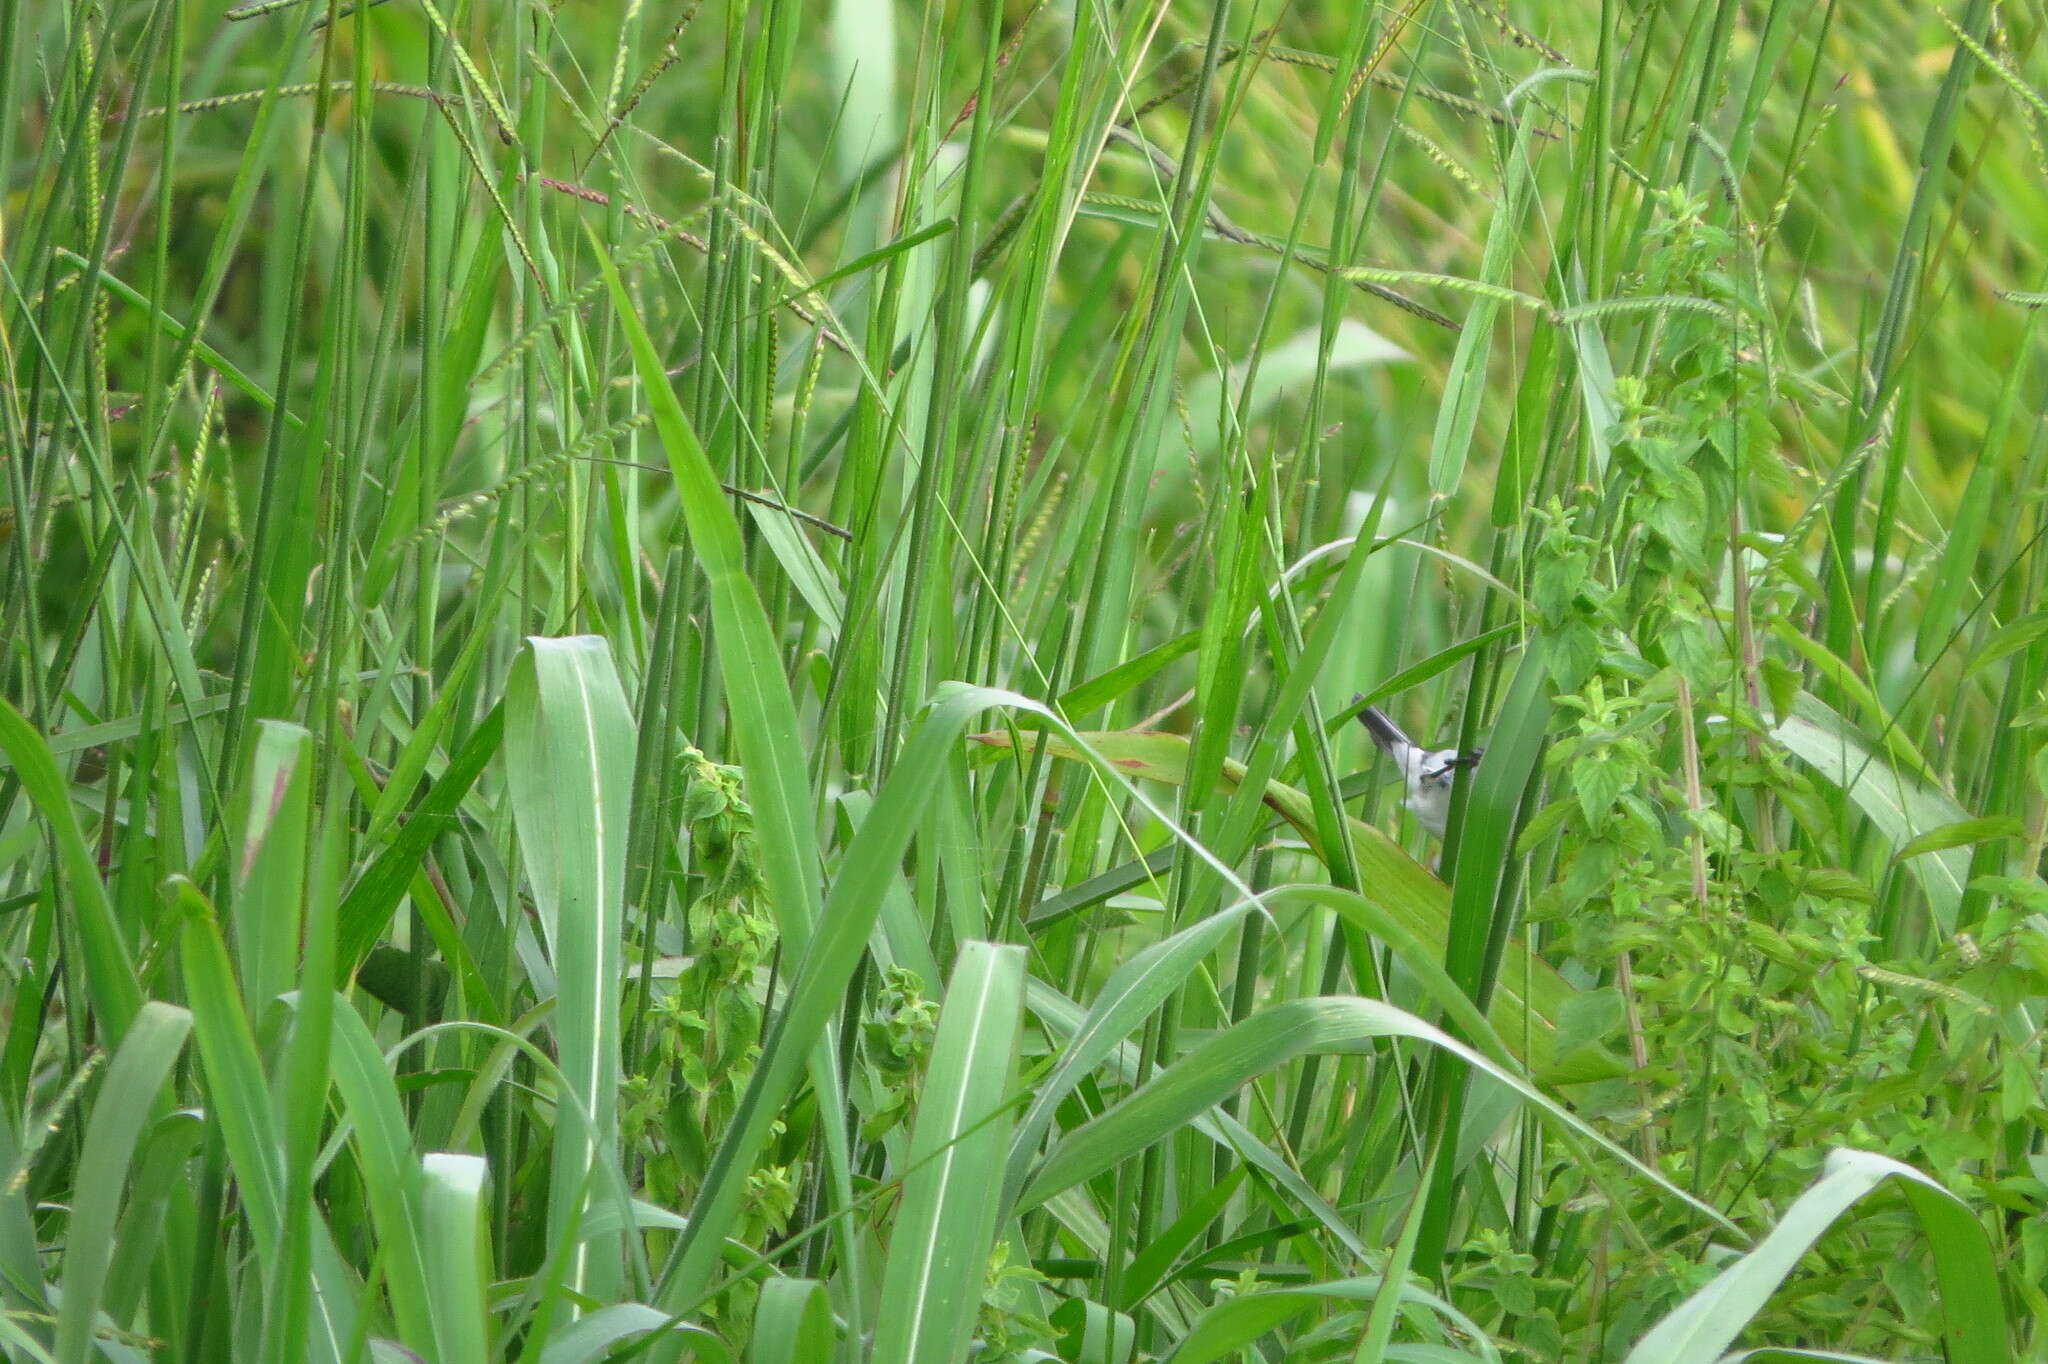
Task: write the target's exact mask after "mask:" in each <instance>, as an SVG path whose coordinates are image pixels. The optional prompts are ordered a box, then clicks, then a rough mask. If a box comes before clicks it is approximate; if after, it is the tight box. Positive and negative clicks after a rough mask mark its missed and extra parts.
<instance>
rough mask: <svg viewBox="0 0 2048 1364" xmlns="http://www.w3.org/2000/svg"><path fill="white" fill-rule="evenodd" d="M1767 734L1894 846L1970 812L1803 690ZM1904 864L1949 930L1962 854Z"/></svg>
mask: <svg viewBox="0 0 2048 1364" xmlns="http://www.w3.org/2000/svg"><path fill="white" fill-rule="evenodd" d="M1771 737H1772V738H1774V739H1776V740H1777V741H1778V742H1779V743H1781V744H1783V745H1784V746H1785V747H1786V748H1788V749H1790V750H1791V751H1792V752H1793V753H1794V754H1796V755H1797V756H1798V757H1799V758H1801V759H1802V760H1803V761H1805V762H1806V763H1807V765H1808V766H1810V767H1812V768H1813V769H1814V770H1815V771H1817V772H1819V773H1820V774H1821V775H1822V776H1823V777H1825V778H1827V779H1828V780H1829V781H1830V782H1832V783H1834V784H1835V785H1836V786H1838V787H1840V788H1842V790H1843V791H1844V792H1845V793H1846V794H1847V795H1848V797H1849V799H1850V800H1852V801H1854V802H1855V804H1856V806H1857V808H1858V809H1860V810H1862V811H1863V813H1864V814H1865V815H1866V816H1868V817H1869V819H1870V822H1871V823H1872V824H1874V825H1876V826H1877V829H1878V831H1879V832H1880V833H1882V834H1883V835H1884V837H1885V839H1886V840H1887V841H1888V842H1890V843H1891V844H1892V846H1893V848H1894V850H1895V853H1896V851H1897V850H1899V849H1904V848H1906V847H1908V846H1910V845H1911V844H1912V842H1913V841H1914V840H1915V839H1917V838H1919V837H1921V836H1922V835H1925V834H1931V833H1934V832H1935V831H1936V830H1939V829H1946V828H1949V827H1950V826H1952V825H1956V824H1961V823H1964V822H1965V821H1967V820H1968V819H1969V818H1970V816H1969V814H1968V812H1967V811H1965V810H1964V809H1963V808H1962V807H1961V806H1960V805H1958V804H1956V802H1955V800H1954V798H1952V797H1951V796H1950V795H1949V794H1948V793H1947V792H1946V791H1943V790H1941V789H1940V788H1939V787H1934V786H1929V785H1926V784H1925V783H1923V782H1920V781H1917V780H1915V779H1913V778H1911V777H1908V776H1906V775H1905V774H1903V773H1901V772H1900V771H1899V770H1898V769H1897V768H1896V767H1894V766H1892V765H1891V764H1890V763H1889V762H1887V761H1886V760H1885V759H1884V758H1883V757H1881V756H1879V755H1878V753H1877V751H1876V749H1875V748H1874V747H1873V746H1872V745H1871V743H1870V742H1869V740H1867V739H1866V738H1864V736H1863V735H1862V733H1861V732H1860V731H1859V730H1857V729H1856V727H1855V726H1853V725H1851V724H1850V723H1849V722H1848V721H1847V720H1844V719H1843V718H1842V717H1841V716H1840V715H1837V714H1836V713H1835V712H1834V711H1833V710H1832V709H1830V708H1829V707H1828V705H1827V703H1826V702H1824V701H1822V700H1820V699H1819V698H1818V697H1816V696H1814V695H1812V694H1811V693H1810V692H1801V693H1800V694H1799V696H1798V698H1797V699H1796V700H1794V702H1793V705H1792V711H1791V713H1790V714H1789V715H1787V716H1786V717H1785V718H1784V719H1783V720H1782V721H1780V722H1779V724H1778V727H1777V728H1776V729H1774V730H1772V731H1771ZM1905 865H1906V867H1907V868H1908V869H1909V870H1911V872H1912V873H1913V875H1914V876H1915V877H1917V878H1918V879H1919V881H1920V885H1921V888H1922V889H1923V890H1925V891H1926V893H1927V902H1928V904H1929V905H1930V906H1931V907H1932V908H1933V910H1934V917H1935V920H1936V922H1937V923H1939V924H1940V925H1941V926H1942V928H1943V929H1944V930H1945V931H1953V930H1954V928H1955V924H1956V910H1957V908H1958V907H1959V906H1960V905H1961V904H1962V900H1963V888H1964V886H1966V885H1967V884H1968V883H1969V879H1970V858H1969V855H1968V854H1967V853H1965V852H1963V851H1962V850H1961V849H1960V848H1943V849H1937V850H1934V851H1930V852H1927V853H1926V855H1924V856H1916V857H1914V858H1912V859H1911V860H1910V861H1908V862H1906V864H1905Z"/></svg>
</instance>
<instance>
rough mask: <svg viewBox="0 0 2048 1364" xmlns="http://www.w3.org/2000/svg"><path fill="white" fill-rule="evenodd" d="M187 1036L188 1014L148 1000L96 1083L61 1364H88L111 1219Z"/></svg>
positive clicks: (72, 1236)
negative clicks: (138, 1144)
mask: <svg viewBox="0 0 2048 1364" xmlns="http://www.w3.org/2000/svg"><path fill="white" fill-rule="evenodd" d="M191 1031H192V1015H191V1014H189V1013H187V1012H186V1011H185V1010H183V1009H180V1008H177V1007H175V1006H173V1005H170V1004H164V1003H161V1002H159V1001H156V1000H151V1001H150V1002H149V1003H147V1004H145V1005H143V1006H142V1009H141V1011H140V1012H138V1013H137V1014H136V1016H135V1020H134V1022H133V1023H132V1024H131V1025H130V1026H129V1028H128V1032H127V1034H126V1035H125V1036H123V1037H122V1039H121V1046H120V1048H119V1050H117V1051H116V1052H115V1053H114V1060H113V1063H112V1064H111V1065H109V1066H108V1067H107V1075H106V1079H105V1080H104V1081H102V1082H101V1084H100V1093H99V1101H98V1102H97V1103H95V1104H94V1105H93V1108H92V1116H91V1118H90V1119H89V1120H88V1121H87V1123H86V1127H85V1144H84V1146H83V1147H81V1148H80V1150H79V1155H78V1171H77V1179H76V1187H77V1190H78V1193H77V1195H76V1197H75V1198H74V1199H73V1201H72V1206H71V1220H70V1223H69V1225H68V1226H67V1227H66V1230H65V1236H64V1259H63V1262H62V1268H63V1286H64V1296H63V1301H62V1305H61V1306H60V1307H59V1308H58V1310H57V1338H56V1349H55V1352H54V1353H55V1355H56V1358H57V1359H58V1360H59V1361H60V1364H87V1361H88V1360H90V1359H91V1358H92V1357H93V1335H94V1332H95V1330H96V1328H97V1326H98V1324H99V1320H98V1319H99V1312H100V1305H101V1292H102V1290H103V1289H104V1288H105V1287H106V1283H107V1272H108V1269H109V1267H110V1266H111V1264H112V1262H113V1258H114V1224H115V1218H116V1215H117V1213H118V1211H119V1209H120V1205H121V1191H122V1190H123V1189H125V1188H126V1187H127V1186H128V1170H129V1165H130V1163H131V1162H132V1161H133V1160H134V1157H135V1144H136V1140H137V1139H138V1138H139V1137H140V1136H141V1135H142V1129H143V1127H144V1126H145V1125H147V1124H148V1123H149V1121H150V1119H151V1117H152V1116H153V1115H154V1114H155V1113H156V1112H158V1111H159V1110H160V1107H161V1105H160V1104H159V1102H158V1100H159V1096H160V1095H161V1094H162V1092H163V1088H164V1081H165V1080H166V1079H168V1078H169V1076H170V1073H171V1067H172V1066H173V1065H175V1064H176V1063H177V1060H178V1056H179V1054H180V1053H181V1052H183V1051H184V1049H185V1038H186V1036H187V1034H189V1033H190V1032H191ZM138 1192H140V1191H139V1190H138Z"/></svg>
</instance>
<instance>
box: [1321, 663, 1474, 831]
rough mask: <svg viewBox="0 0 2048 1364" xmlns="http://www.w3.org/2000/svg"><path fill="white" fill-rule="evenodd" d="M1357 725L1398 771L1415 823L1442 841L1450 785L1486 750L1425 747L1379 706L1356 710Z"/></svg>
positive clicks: (1449, 812)
mask: <svg viewBox="0 0 2048 1364" xmlns="http://www.w3.org/2000/svg"><path fill="white" fill-rule="evenodd" d="M1358 699H1360V698H1358V697H1353V698H1352V700H1354V701H1356V700H1358ZM1358 722H1359V723H1360V724H1362V725H1364V726H1365V732H1366V733H1368V734H1370V735H1372V741H1373V742H1374V743H1375V744H1378V745H1379V749H1380V752H1382V753H1384V754H1386V755H1387V757H1389V758H1391V759H1392V760H1393V763H1394V767H1395V769H1396V770H1397V771H1399V772H1400V774H1401V779H1402V781H1403V782H1404V783H1405V784H1406V785H1407V788H1408V801H1407V804H1408V808H1409V809H1410V810H1413V811H1414V812H1415V822H1416V823H1418V824H1420V825H1421V826H1422V827H1423V828H1425V829H1427V830H1429V831H1430V832H1431V833H1433V834H1435V835H1436V836H1437V837H1438V838H1442V837H1443V836H1444V826H1445V825H1446V824H1447V823H1449V821H1450V818H1451V782H1452V781H1453V780H1454V779H1455V778H1456V777H1457V774H1458V769H1459V768H1461V767H1471V766H1473V765H1475V764H1477V763H1478V761H1479V759H1480V756H1481V755H1482V754H1484V753H1485V752H1486V750H1485V749H1483V748H1475V749H1473V750H1472V751H1471V752H1470V753H1460V752H1458V750H1457V749H1455V748H1424V747H1423V746H1422V745H1421V744H1418V743H1416V742H1415V741H1414V740H1413V739H1411V738H1409V737H1408V736H1407V735H1406V734H1405V733H1403V732H1402V730H1401V727H1400V726H1399V725H1397V724H1395V723H1394V722H1393V721H1392V720H1390V719H1388V718H1387V713H1386V712H1385V711H1383V710H1381V709H1380V708H1379V707H1378V706H1367V707H1366V708H1365V709H1364V710H1361V711H1359V712H1358Z"/></svg>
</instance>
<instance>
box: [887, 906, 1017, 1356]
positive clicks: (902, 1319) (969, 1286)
mask: <svg viewBox="0 0 2048 1364" xmlns="http://www.w3.org/2000/svg"><path fill="white" fill-rule="evenodd" d="M1023 1000H1024V949H1023V948H1021V947H1013V946H1007V945H1003V944H998V943H986V942H970V943H967V944H965V945H964V946H963V947H962V949H961V952H960V958H959V962H958V964H957V965H956V966H955V967H954V968H953V977H952V980H951V981H950V983H949V984H948V985H947V987H946V1003H945V1007H944V1009H943V1010H942V1011H941V1012H940V1015H939V1031H938V1036H937V1038H936V1039H935V1040H934V1042H933V1045H932V1056H931V1066H930V1070H929V1071H928V1073H927V1076H926V1079H925V1085H924V1093H923V1096H922V1098H921V1100H920V1102H919V1104H918V1115H917V1124H916V1127H915V1128H914V1129H913V1130H912V1133H911V1138H910V1150H909V1153H908V1155H907V1156H906V1157H905V1160H906V1166H907V1171H906V1173H905V1174H904V1176H903V1208H902V1211H901V1212H900V1213H899V1214H898V1216H897V1218H896V1225H895V1228H894V1230H893V1232H892V1233H891V1235H890V1238H889V1259H888V1263H887V1264H886V1266H885V1267H884V1269H883V1274H882V1296H881V1304H880V1308H881V1316H880V1319H879V1321H878V1323H877V1325H876V1328H875V1349H874V1359H875V1361H876V1364H899V1361H900V1364H947V1361H951V1360H955V1359H960V1358H963V1357H965V1355H966V1353H967V1344H968V1337H969V1335H970V1334H971V1333H972V1332H973V1330H974V1322H975V1318H976V1316H977V1314H978V1313H979V1311H980V1308H981V1295H982V1290H983V1288H984V1287H985V1285H986V1283H987V1280H988V1258H989V1249H990V1246H991V1245H992V1244H993V1242H994V1239H995V1231H996V1220H997V1214H998V1207H997V1204H996V1201H995V1200H994V1199H992V1198H991V1197H990V1196H989V1192H990V1190H991V1189H993V1188H995V1187H997V1185H998V1181H999V1180H1000V1179H1001V1175H1002V1159H1003V1149H1004V1147H1005V1146H1007V1145H1008V1143H1009V1137H1010V1113H1011V1107H1010V1098H1011V1089H1012V1081H1013V1079H1014V1076H1015V1071H1016V1053H1017V1036H1018V1032H1019V1023H1020V1021H1021V1018H1022V1006H1023Z"/></svg>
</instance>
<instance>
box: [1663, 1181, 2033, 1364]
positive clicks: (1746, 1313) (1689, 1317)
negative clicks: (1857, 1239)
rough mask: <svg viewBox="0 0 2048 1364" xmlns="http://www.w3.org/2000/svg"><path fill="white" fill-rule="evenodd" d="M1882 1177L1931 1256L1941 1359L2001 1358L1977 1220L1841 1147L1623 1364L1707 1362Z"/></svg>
mask: <svg viewBox="0 0 2048 1364" xmlns="http://www.w3.org/2000/svg"><path fill="white" fill-rule="evenodd" d="M1887 1180H1897V1181H1898V1182H1899V1184H1900V1187H1901V1188H1902V1189H1903V1191H1904V1192H1905V1194H1906V1201H1907V1202H1908V1203H1909V1204H1910V1205H1911V1206H1912V1209H1913V1212H1914V1215H1915V1216H1916V1217H1918V1218H1919V1221H1920V1229H1921V1231H1922V1232H1923V1233H1924V1234H1925V1235H1926V1237H1927V1241H1928V1248H1929V1250H1930V1251H1931V1252H1932V1254H1933V1256H1934V1266H1935V1274H1936V1278H1937V1279H1938V1281H1939V1283H1940V1287H1941V1295H1942V1314H1941V1315H1942V1339H1943V1341H1944V1343H1945V1344H1946V1345H1947V1347H1948V1357H1949V1358H1950V1359H1954V1360H1964V1359H1967V1360H1969V1361H1971V1364H2003V1361H2007V1360H2010V1359H2011V1358H2012V1356H2011V1355H2010V1354H2009V1353H2008V1352H2007V1350H2006V1334H2005V1306H2004V1304H2003V1303H2002V1302H2001V1301H2000V1299H1999V1289H1998V1269H1997V1266H1996V1264H1995V1263H1994V1262H1993V1260H1992V1257H1991V1244H1990V1242H1989V1240H1988V1239H1987V1238H1986V1237H1985V1235H1984V1229H1983V1228H1982V1227H1981V1226H1979V1225H1978V1223H1977V1220H1976V1217H1975V1216H1974V1215H1973V1214H1972V1213H1971V1212H1970V1210H1969V1209H1968V1208H1967V1207H1966V1206H1964V1204H1963V1203H1962V1202H1961V1200H1959V1199H1957V1198H1956V1196H1955V1195H1954V1194H1951V1193H1950V1192H1949V1191H1948V1190H1946V1189H1944V1188H1942V1187H1941V1185H1939V1184H1937V1183H1935V1182H1934V1181H1933V1180H1931V1179H1929V1178H1928V1177H1927V1176H1926V1175H1923V1174H1921V1173H1920V1172H1919V1171H1918V1170H1915V1169H1914V1168H1913V1167H1912V1166H1910V1165H1902V1164H1900V1163H1899V1162H1898V1161H1896V1160H1892V1159H1891V1158H1890V1157H1888V1156H1880V1155H1876V1154H1874V1153H1872V1152H1869V1151H1853V1150H1847V1149H1843V1150H1837V1151H1834V1152H1832V1153H1830V1155H1829V1156H1828V1162H1827V1167H1826V1168H1825V1169H1824V1170H1823V1171H1822V1172H1821V1176H1820V1178H1819V1179H1817V1180H1815V1181H1814V1183H1813V1186H1812V1187H1811V1188H1809V1189H1808V1190H1807V1191H1806V1192H1805V1193H1803V1194H1801V1195H1800V1196H1799V1198H1798V1199H1797V1200H1796V1201H1794V1203H1793V1204H1792V1206H1791V1207H1789V1208H1787V1209H1786V1210H1785V1215H1784V1216H1783V1217H1780V1218H1779V1219H1778V1223H1777V1225H1776V1226H1775V1227H1773V1228H1772V1229H1771V1232H1770V1234H1769V1235H1768V1236H1766V1237H1765V1238H1764V1239H1763V1240H1762V1241H1761V1242H1759V1243H1758V1245H1757V1246H1756V1248H1755V1249H1754V1250H1751V1251H1750V1252H1749V1253H1748V1254H1746V1255H1743V1256H1741V1257H1739V1258H1738V1259H1736V1260H1735V1261H1734V1263H1732V1264H1730V1265H1729V1266H1728V1267H1727V1268H1725V1269H1723V1270H1722V1271H1721V1272H1720V1273H1719V1274H1717V1275H1715V1276H1714V1279H1713V1281H1712V1282H1711V1283H1709V1284H1707V1286H1706V1287H1704V1288H1702V1289H1700V1290H1699V1291H1698V1292H1696V1293H1694V1294H1693V1295H1692V1296H1691V1297H1689V1298H1687V1299H1686V1300H1685V1301H1684V1302H1683V1303H1681V1304H1679V1306H1678V1307H1677V1309H1676V1310H1674V1311H1673V1312H1672V1313H1671V1314H1670V1315H1668V1316H1666V1317H1665V1318H1664V1319H1663V1320H1662V1321H1660V1322H1658V1323H1657V1325H1656V1326H1655V1327H1653V1328H1652V1329H1651V1331H1650V1333H1649V1334H1648V1335H1646V1336H1644V1337H1643V1338H1642V1340H1641V1341H1639V1342H1638V1343H1637V1344H1636V1347H1635V1348H1634V1349H1633V1350H1631V1351H1629V1354H1628V1359H1627V1361H1626V1364H1714V1361H1716V1360H1718V1359H1720V1358H1721V1354H1722V1352H1723V1351H1724V1350H1726V1349H1727V1348H1728V1346H1729V1345H1730V1344H1732V1343H1733V1342H1734V1340H1735V1337H1736V1336H1737V1335H1739V1334H1740V1333H1741V1332H1742V1329H1743V1328H1744V1327H1745V1326H1747V1325H1748V1324H1749V1323H1750V1322H1751V1321H1752V1320H1753V1319H1754V1318H1755V1317H1756V1314H1757V1313H1758V1312H1760V1311H1762V1310H1763V1308H1764V1304H1765V1303H1767V1302H1768V1301H1769V1300H1770V1297H1771V1295H1772V1294H1773V1293H1775V1292H1777V1290H1778V1286H1779V1285H1780V1284H1782V1283H1783V1282H1784V1281H1785V1278H1786V1276H1787V1275H1789V1274H1790V1273H1791V1272H1792V1270H1793V1268H1794V1267H1795V1266H1797V1264H1798V1263H1799V1259H1800V1257H1801V1256H1803V1255H1805V1254H1806V1252H1807V1251H1808V1250H1809V1249H1811V1248H1812V1246H1813V1243H1814V1242H1815V1241H1817V1240H1819V1239H1820V1237H1821V1234H1822V1233H1823V1232H1825V1231H1827V1230H1828V1228H1830V1227H1832V1226H1833V1225H1834V1224H1835V1223H1836V1221H1838V1220H1839V1219H1840V1218H1841V1216H1842V1214H1843V1213H1845V1212H1847V1211H1848V1210H1849V1208H1850V1207H1851V1206H1852V1205H1853V1204H1854V1203H1856V1202H1857V1200H1859V1199H1861V1198H1862V1197H1863V1196H1864V1195H1865V1194H1867V1193H1869V1192H1871V1191H1872V1190H1873V1189H1875V1188H1877V1187H1878V1186H1879V1185H1881V1184H1883V1183H1884V1182H1885V1181H1887Z"/></svg>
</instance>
